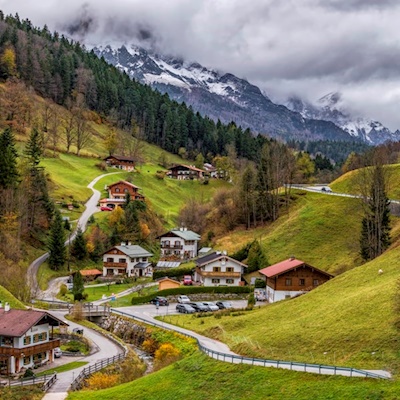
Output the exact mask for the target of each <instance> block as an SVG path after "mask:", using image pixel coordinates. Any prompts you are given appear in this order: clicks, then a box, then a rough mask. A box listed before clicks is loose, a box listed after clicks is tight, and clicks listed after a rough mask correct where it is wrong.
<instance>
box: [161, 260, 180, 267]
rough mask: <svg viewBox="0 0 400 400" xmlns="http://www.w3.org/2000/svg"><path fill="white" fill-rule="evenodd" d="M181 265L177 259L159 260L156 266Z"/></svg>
mask: <svg viewBox="0 0 400 400" xmlns="http://www.w3.org/2000/svg"><path fill="white" fill-rule="evenodd" d="M180 265H181V263H180V262H179V261H159V262H158V263H157V268H177V267H179V266H180Z"/></svg>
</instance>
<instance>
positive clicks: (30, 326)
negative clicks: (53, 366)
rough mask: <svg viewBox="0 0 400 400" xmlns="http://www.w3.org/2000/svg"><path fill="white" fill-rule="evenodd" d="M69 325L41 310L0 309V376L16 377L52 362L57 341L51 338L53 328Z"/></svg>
mask: <svg viewBox="0 0 400 400" xmlns="http://www.w3.org/2000/svg"><path fill="white" fill-rule="evenodd" d="M61 325H63V326H68V324H66V323H65V322H63V321H61V320H59V319H57V318H56V317H54V316H52V315H50V314H48V313H47V312H44V311H34V310H17V309H11V308H10V306H9V305H8V304H7V303H6V305H5V307H4V308H0V373H1V374H4V375H14V374H18V373H20V372H22V371H24V370H26V369H28V368H33V367H35V366H41V365H43V364H45V363H47V362H52V361H53V360H54V349H55V348H56V347H59V346H60V340H59V339H54V338H53V330H52V328H53V327H54V326H61Z"/></svg>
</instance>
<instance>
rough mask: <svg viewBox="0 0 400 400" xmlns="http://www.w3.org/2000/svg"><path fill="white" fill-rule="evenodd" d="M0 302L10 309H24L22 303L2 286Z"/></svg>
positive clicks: (0, 288) (0, 287)
mask: <svg viewBox="0 0 400 400" xmlns="http://www.w3.org/2000/svg"><path fill="white" fill-rule="evenodd" d="M0 301H1V302H2V304H3V307H4V304H5V303H9V304H10V306H11V307H12V308H21V309H23V308H25V306H24V305H23V303H22V302H20V301H19V300H18V299H16V298H15V297H14V296H13V295H12V294H11V293H10V292H9V291H8V290H7V289H5V288H4V287H3V286H0Z"/></svg>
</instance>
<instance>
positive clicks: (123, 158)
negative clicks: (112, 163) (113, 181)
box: [104, 154, 135, 161]
mask: <svg viewBox="0 0 400 400" xmlns="http://www.w3.org/2000/svg"><path fill="white" fill-rule="evenodd" d="M109 158H115V159H116V160H118V161H135V159H134V158H133V157H127V156H117V155H115V154H112V155H111V156H107V157H106V158H104V160H108V159H109Z"/></svg>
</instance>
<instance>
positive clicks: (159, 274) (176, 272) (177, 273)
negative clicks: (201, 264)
mask: <svg viewBox="0 0 400 400" xmlns="http://www.w3.org/2000/svg"><path fill="white" fill-rule="evenodd" d="M193 269H194V267H193V266H192V267H179V268H171V269H168V270H161V271H154V272H153V279H158V278H164V276H168V278H180V277H182V276H184V275H192V273H193Z"/></svg>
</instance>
